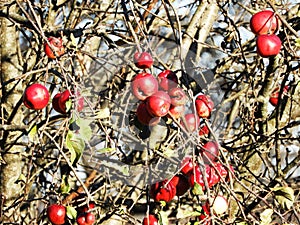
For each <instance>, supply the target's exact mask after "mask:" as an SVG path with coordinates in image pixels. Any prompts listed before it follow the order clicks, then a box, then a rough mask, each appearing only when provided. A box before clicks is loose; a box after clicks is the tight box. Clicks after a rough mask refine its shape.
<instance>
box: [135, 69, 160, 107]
mask: <svg viewBox="0 0 300 225" xmlns="http://www.w3.org/2000/svg"><path fill="white" fill-rule="evenodd" d="M131 90H132V93H133V95H134V96H135V97H136V98H137V99H139V100H142V101H143V100H145V99H146V98H147V97H149V96H151V95H153V94H154V93H155V92H157V91H158V82H157V79H156V78H155V77H154V76H153V75H152V74H150V73H145V72H142V73H139V74H137V75H135V76H134V77H133V79H132V81H131Z"/></svg>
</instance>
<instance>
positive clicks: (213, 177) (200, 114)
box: [131, 52, 233, 225]
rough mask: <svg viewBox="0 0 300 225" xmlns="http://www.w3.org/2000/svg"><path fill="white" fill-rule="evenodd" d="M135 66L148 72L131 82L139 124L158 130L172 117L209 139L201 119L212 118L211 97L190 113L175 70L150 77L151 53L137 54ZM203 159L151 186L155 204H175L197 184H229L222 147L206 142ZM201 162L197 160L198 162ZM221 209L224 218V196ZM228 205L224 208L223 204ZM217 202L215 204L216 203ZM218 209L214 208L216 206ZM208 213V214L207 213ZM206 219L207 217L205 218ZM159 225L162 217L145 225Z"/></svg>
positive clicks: (188, 161) (185, 161)
mask: <svg viewBox="0 0 300 225" xmlns="http://www.w3.org/2000/svg"><path fill="white" fill-rule="evenodd" d="M134 62H135V65H136V66H137V67H138V68H141V69H144V71H143V72H141V73H138V74H136V75H135V76H134V77H133V79H132V82H131V90H132V93H133V95H134V96H135V97H136V98H137V99H139V100H140V102H139V105H138V107H137V110H136V117H137V120H138V121H139V122H140V123H141V124H144V125H148V126H154V125H156V124H157V123H159V121H160V120H161V118H163V117H170V118H172V119H173V120H179V123H177V124H180V125H181V127H182V128H183V129H185V130H186V131H187V132H195V131H198V133H199V135H200V136H202V135H205V136H206V137H208V134H209V132H210V131H209V128H208V127H207V126H206V125H205V124H204V126H200V122H201V119H202V120H203V119H207V118H210V116H211V113H212V110H213V108H214V103H213V101H212V100H211V98H210V97H209V96H208V95H205V94H202V93H201V94H199V95H197V96H196V97H195V101H194V104H195V105H194V108H195V110H196V113H188V114H185V112H186V105H187V102H188V101H189V98H188V96H187V95H186V93H185V91H184V89H183V88H181V87H180V85H179V81H178V77H177V75H176V73H175V72H173V71H171V70H164V71H162V72H161V73H159V74H158V75H157V76H156V77H155V76H154V75H152V74H150V73H147V72H146V71H145V69H148V68H150V67H151V66H152V65H153V59H152V57H151V55H150V54H149V53H147V52H142V53H140V52H137V53H136V54H135V55H134ZM198 151H199V157H200V158H202V161H203V162H204V163H205V164H204V167H203V168H202V167H200V166H199V164H198V163H197V160H198V157H195V158H193V157H192V156H187V157H186V158H184V159H183V161H182V163H181V171H180V173H178V174H175V175H174V176H173V177H172V178H171V179H164V180H162V181H158V182H156V183H154V184H152V185H151V187H150V197H151V198H152V199H153V200H154V201H155V202H159V201H165V202H169V201H171V200H172V199H173V198H174V197H175V196H182V195H184V194H185V193H186V192H187V191H188V190H189V189H190V188H191V187H192V188H194V186H195V183H197V184H198V185H200V186H201V187H202V190H205V187H206V185H205V183H206V184H207V188H212V187H213V186H214V185H216V184H217V183H219V182H226V181H228V180H229V170H231V171H232V172H233V168H232V167H231V166H229V167H226V166H225V165H224V164H223V163H221V162H219V161H218V160H219V146H218V143H217V142H215V141H206V142H205V143H204V144H201V146H200V147H199V149H198ZM196 158H197V159H196ZM217 198H218V200H217V201H219V202H218V205H222V207H223V208H222V209H221V210H220V208H219V207H215V208H216V209H214V210H213V211H214V212H215V213H216V214H222V213H224V212H225V211H226V210H227V200H226V199H225V198H224V197H223V196H217V197H216V198H215V199H217ZM224 201H225V203H226V204H222V203H224ZM214 202H215V201H214ZM224 205H225V206H224ZM212 206H213V207H214V204H212ZM209 208H210V204H209V203H208V202H207V204H205V206H204V207H203V210H204V211H203V214H201V216H200V217H199V218H200V220H204V219H207V216H208V215H209V210H208V209H209ZM205 210H206V211H205ZM203 215H205V216H204V217H203ZM153 224H158V217H157V216H156V215H154V214H150V215H148V216H147V217H145V218H144V220H143V225H153Z"/></svg>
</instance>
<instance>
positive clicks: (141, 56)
mask: <svg viewBox="0 0 300 225" xmlns="http://www.w3.org/2000/svg"><path fill="white" fill-rule="evenodd" d="M133 60H134V64H135V65H136V67H138V68H140V69H147V68H150V67H151V66H152V65H153V58H152V56H151V55H150V53H148V52H136V53H135V54H134V56H133Z"/></svg>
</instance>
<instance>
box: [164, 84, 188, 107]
mask: <svg viewBox="0 0 300 225" xmlns="http://www.w3.org/2000/svg"><path fill="white" fill-rule="evenodd" d="M168 94H169V96H170V98H171V104H172V105H174V106H177V105H184V104H185V103H186V102H187V99H188V98H187V96H186V94H185V92H184V90H183V89H182V88H180V87H175V88H172V89H171V90H169V92H168Z"/></svg>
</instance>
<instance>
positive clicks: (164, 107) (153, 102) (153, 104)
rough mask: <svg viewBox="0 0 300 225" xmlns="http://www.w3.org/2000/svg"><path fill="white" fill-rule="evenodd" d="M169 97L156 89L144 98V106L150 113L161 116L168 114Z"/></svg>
mask: <svg viewBox="0 0 300 225" xmlns="http://www.w3.org/2000/svg"><path fill="white" fill-rule="evenodd" d="M170 106H171V98H170V96H169V95H168V94H167V93H166V92H164V91H157V92H155V93H154V94H153V95H151V96H149V97H148V98H147V99H146V108H147V110H148V112H149V114H150V115H152V116H157V117H162V116H165V115H167V114H168V112H169V109H170Z"/></svg>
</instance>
